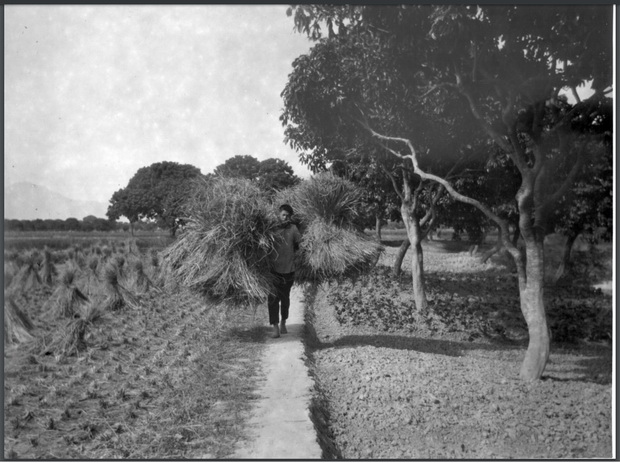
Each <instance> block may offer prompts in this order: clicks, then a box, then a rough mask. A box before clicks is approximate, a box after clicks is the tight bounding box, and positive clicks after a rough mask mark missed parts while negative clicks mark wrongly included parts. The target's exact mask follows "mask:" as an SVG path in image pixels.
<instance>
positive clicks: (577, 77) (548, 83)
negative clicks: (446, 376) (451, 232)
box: [282, 5, 613, 380]
mask: <svg viewBox="0 0 620 463" xmlns="http://www.w3.org/2000/svg"><path fill="white" fill-rule="evenodd" d="M288 12H289V14H290V15H292V16H293V18H294V21H295V25H296V27H297V28H298V30H299V31H301V32H303V33H305V34H308V35H309V36H310V37H311V38H313V39H314V40H317V44H316V45H315V47H313V49H312V50H311V52H310V53H309V54H308V55H305V56H302V57H300V58H298V60H296V61H295V63H294V71H293V73H292V74H291V76H290V77H289V82H288V83H287V87H286V88H285V90H284V92H283V98H284V100H285V106H286V108H285V111H284V113H283V115H282V122H283V124H284V126H285V133H286V135H287V137H288V139H289V142H290V143H291V145H292V146H294V147H295V148H296V149H297V150H298V151H300V158H301V159H302V161H304V160H305V161H306V162H307V163H308V164H310V165H312V164H313V163H314V164H315V165H321V163H322V162H325V159H328V158H329V157H333V156H334V155H337V154H338V153H341V154H343V155H346V153H347V151H346V150H347V145H348V148H349V149H356V150H357V149H361V148H362V147H363V146H364V138H363V137H364V134H363V131H360V130H359V127H361V128H362V129H364V130H365V131H366V140H372V141H373V142H374V144H373V145H372V146H374V147H377V146H378V147H380V148H381V149H382V150H383V151H382V152H383V153H390V154H391V155H393V156H394V158H395V159H398V160H402V161H406V163H408V164H409V165H410V168H411V169H412V171H413V176H414V177H415V178H417V179H419V182H420V185H421V184H423V183H424V182H428V181H430V182H437V183H439V184H440V185H441V186H442V187H443V188H445V190H446V191H448V192H449V193H450V195H451V196H452V197H453V198H455V199H456V200H458V201H461V202H464V203H466V204H470V205H472V206H475V207H476V208H478V209H479V210H480V211H481V212H483V213H484V214H485V216H486V217H487V218H488V219H489V220H490V221H493V222H495V223H496V224H497V225H498V227H500V230H501V231H502V233H501V234H500V236H504V237H507V235H508V225H509V221H508V220H507V219H506V218H505V217H502V216H501V215H499V214H498V213H497V211H496V210H494V207H493V204H491V203H489V201H488V199H489V198H488V197H486V198H485V196H486V195H482V197H478V198H477V197H475V195H472V196H468V195H465V194H463V192H461V191H459V190H458V189H457V187H456V186H455V185H456V183H455V182H454V181H453V180H452V179H450V175H452V174H453V173H454V171H455V170H458V169H456V168H457V167H459V164H460V163H462V162H463V161H468V162H469V161H470V160H471V158H470V156H469V154H468V153H469V152H470V151H471V150H469V149H466V148H467V147H469V146H485V145H492V146H493V147H494V148H495V150H493V149H487V148H485V149H482V150H476V151H474V153H473V154H474V155H475V156H476V157H479V156H485V157H488V156H489V155H492V154H493V152H494V151H499V153H500V154H501V155H502V156H504V157H507V159H509V160H510V167H509V166H508V165H506V169H505V173H506V175H507V176H510V177H511V178H512V177H514V170H513V169H516V171H517V172H518V177H520V183H519V186H518V189H517V191H516V192H515V197H514V200H515V203H516V204H515V209H516V212H517V214H518V225H519V231H520V235H521V237H522V239H523V242H524V246H523V247H522V248H518V247H517V246H515V245H513V244H511V243H510V242H508V241H506V242H505V243H504V245H505V246H506V248H507V249H508V251H509V252H510V254H511V255H512V257H513V258H514V260H515V263H516V265H517V274H518V279H519V292H520V300H521V310H522V312H523V314H524V317H525V319H526V321H527V324H528V330H529V334H530V344H529V346H528V351H527V352H526V357H525V360H524V363H523V365H522V369H521V376H522V377H523V378H524V379H527V380H532V379H536V378H539V377H540V375H541V374H542V371H543V369H544V367H545V364H546V361H547V358H548V355H549V337H548V329H547V324H546V316H545V311H544V301H543V293H544V290H543V252H544V247H543V242H544V236H545V234H546V233H547V230H548V229H549V224H550V218H551V216H552V211H553V210H554V209H555V208H556V207H557V206H558V204H559V202H560V201H561V199H562V198H563V197H564V196H565V195H566V194H567V192H569V191H570V190H571V189H572V188H574V185H575V181H576V180H577V178H578V175H579V173H580V172H581V170H582V168H583V166H585V165H588V163H589V161H590V159H591V157H592V146H593V143H596V142H597V141H598V142H600V141H601V140H602V139H604V138H609V137H610V136H611V135H610V130H611V129H610V128H609V127H610V124H611V119H610V117H609V116H608V115H609V114H610V111H609V110H608V108H609V107H610V105H611V100H610V98H609V97H608V94H609V92H610V91H611V89H612V58H613V54H612V14H611V13H612V9H611V7H610V6H600V5H588V6H584V5H569V6H565V5H558V6H547V5H511V6H493V5H481V6H476V5H394V6H364V5H353V6H352V5H343V6H332V5H296V6H293V7H291V8H290V9H289V11H288ZM325 29H326V31H325ZM585 85H589V87H590V89H591V91H592V92H593V94H592V95H590V96H589V97H588V98H584V99H583V100H582V99H581V97H580V93H579V91H578V89H579V87H582V86H585ZM567 94H568V95H569V96H572V98H573V99H574V100H575V101H574V102H571V101H570V100H569V98H568V97H567ZM356 125H357V127H358V129H357V130H352V131H348V130H346V128H347V127H355V126H356ZM477 140H481V141H482V143H479V142H478V141H477ZM366 145H368V146H371V143H366ZM375 153H376V152H375ZM371 154H372V153H371ZM373 155H376V154H373ZM461 167H462V166H461ZM500 172H501V171H500ZM480 179H481V180H482V181H483V183H485V184H486V185H487V186H488V185H489V183H488V182H489V181H490V180H489V179H490V177H489V176H486V175H485V176H482V177H480ZM500 181H501V180H500ZM404 186H405V187H407V185H406V184H405V185H404ZM460 186H462V187H465V186H468V185H467V184H466V183H464V184H462V185H460ZM475 190H480V189H479V188H476V189H475ZM417 191H418V190H417V188H416V192H417ZM474 192H475V191H474ZM409 202H410V203H411V200H409ZM408 231H409V230H408Z"/></svg>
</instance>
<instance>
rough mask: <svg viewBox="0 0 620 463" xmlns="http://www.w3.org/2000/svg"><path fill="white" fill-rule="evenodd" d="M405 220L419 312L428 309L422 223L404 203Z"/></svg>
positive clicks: (415, 299)
mask: <svg viewBox="0 0 620 463" xmlns="http://www.w3.org/2000/svg"><path fill="white" fill-rule="evenodd" d="M401 214H402V216H403V221H404V222H405V226H406V228H407V236H408V237H409V242H410V243H411V249H412V251H413V253H412V255H411V279H412V283H413V300H414V302H415V307H416V310H417V311H418V312H420V311H423V310H426V308H427V306H428V301H427V300H426V289H425V287H424V256H423V252H422V232H421V230H420V223H419V221H418V218H417V217H416V216H415V214H413V213H411V212H410V211H409V208H408V207H407V206H406V205H405V204H403V206H402V207H401Z"/></svg>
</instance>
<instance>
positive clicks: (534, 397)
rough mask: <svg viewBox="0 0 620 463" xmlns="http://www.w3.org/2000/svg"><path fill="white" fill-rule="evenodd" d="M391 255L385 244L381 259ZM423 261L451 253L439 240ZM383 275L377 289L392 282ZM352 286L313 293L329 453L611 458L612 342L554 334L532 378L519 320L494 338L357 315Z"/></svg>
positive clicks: (311, 313)
mask: <svg viewBox="0 0 620 463" xmlns="http://www.w3.org/2000/svg"><path fill="white" fill-rule="evenodd" d="M394 253H395V249H391V250H390V249H388V254H387V256H386V258H387V260H385V259H384V261H383V262H382V263H383V264H386V263H387V264H389V263H390V262H391V261H390V259H391V258H393V256H394ZM425 259H426V260H425V264H427V268H429V269H430V270H429V273H430V272H437V271H440V270H442V269H441V268H438V267H436V266H435V267H434V265H435V263H436V262H438V261H439V260H441V261H442V262H445V261H446V256H438V255H433V252H432V250H431V252H427V254H425ZM448 261H449V262H448V265H449V267H450V271H451V272H453V273H458V272H459V271H462V272H466V273H471V271H472V270H476V269H478V270H480V268H478V267H479V266H480V264H479V263H477V260H476V259H475V258H474V257H470V256H468V255H467V253H461V254H460V255H458V256H453V257H451V260H450V259H448ZM441 265H445V264H441ZM443 270H446V269H445V268H443ZM487 270H488V269H487ZM455 280H457V279H456V278H455ZM376 283H377V282H376V281H375V282H374V284H375V286H373V287H372V288H370V289H369V291H372V293H373V294H374V293H377V292H381V291H385V290H386V288H380V287H378V286H376ZM352 286H353V287H354V288H355V285H351V284H349V285H347V284H344V285H343V284H341V285H337V284H332V285H324V286H322V287H320V288H319V289H318V290H311V289H307V291H306V303H307V314H306V317H307V324H308V352H309V357H310V363H311V371H312V374H313V375H314V378H315V383H316V388H317V392H316V398H315V402H316V403H317V404H319V405H320V407H319V408H320V410H319V411H318V412H317V411H316V410H315V416H320V417H321V419H319V420H317V422H318V423H319V425H322V426H319V427H320V432H321V435H322V439H323V441H324V442H329V446H330V449H329V454H330V455H331V457H332V458H345V459H453V458H457V459H508V458H511V459H513V458H516V459H542V458H545V459H549V458H550V459H556V458H612V388H613V385H612V349H611V346H610V345H609V344H608V343H607V344H606V343H604V342H586V341H580V342H574V343H572V344H561V345H558V344H553V345H552V352H551V357H550V359H549V362H548V364H547V367H546V370H545V373H544V376H543V378H542V380H540V381H536V382H533V383H524V382H523V381H521V380H520V379H519V368H520V365H521V362H522V360H523V356H524V352H525V347H526V344H525V342H524V340H523V337H522V334H523V333H522V332H520V331H519V330H518V329H517V330H513V332H514V333H515V334H514V336H512V337H510V336H508V335H507V333H508V334H510V333H511V331H510V330H504V331H503V333H502V336H501V337H489V336H483V335H479V333H476V331H475V330H474V329H473V327H475V324H473V323H470V324H469V325H467V324H463V323H461V325H459V326H460V328H454V329H449V327H448V326H447V325H445V324H444V325H442V326H440V328H439V329H434V330H433V329H429V326H431V325H432V323H431V324H428V323H427V324H425V325H424V324H420V325H419V326H417V328H416V326H412V324H411V323H409V325H407V324H406V323H404V322H402V318H401V319H400V320H401V321H400V322H398V321H395V322H394V323H392V324H390V323H389V322H386V321H385V320H379V318H380V317H379V316H378V315H373V316H370V315H366V316H365V317H362V316H359V314H360V313H364V311H365V309H364V301H363V300H362V301H361V302H360V303H359V304H357V306H358V314H357V315H358V316H356V314H351V313H346V312H347V311H348V312H350V311H351V309H350V308H349V309H347V308H346V307H347V306H346V304H345V303H343V302H338V301H342V300H343V299H347V297H348V298H349V299H350V298H351V297H352V296H351V294H352V290H351V287H352ZM388 289H389V288H388ZM491 289H493V288H491ZM343 292H344V293H345V297H341V298H340V299H339V298H338V294H340V293H343ZM359 294H361V297H362V299H364V298H369V297H370V296H369V295H368V293H363V292H360V293H359ZM507 297H508V296H507ZM390 300H391V301H393V302H394V301H395V299H394V298H392V299H390ZM454 300H455V301H456V300H457V299H454ZM334 301H336V302H334ZM609 302H611V298H609ZM339 304H340V305H341V307H340V308H338V307H337V306H338V305H339ZM508 305H510V304H508ZM385 306H386V307H388V306H390V302H385ZM342 307H345V309H343V308H342ZM457 307H458V306H457ZM498 309H504V308H503V307H495V310H496V311H497V310H498ZM386 310H387V309H386V308H385V307H376V309H375V312H377V313H379V312H385V311H386ZM489 310H491V309H489ZM517 310H518V308H517ZM371 311H372V309H371V310H369V312H371ZM391 316H392V317H394V316H395V315H391ZM384 318H385V317H384ZM501 318H502V319H503V320H506V319H510V317H508V316H507V315H504V316H503V317H501ZM487 328H489V326H487ZM560 328H561V325H560V324H558V325H557V329H558V330H560ZM554 329H555V328H554ZM472 334H476V336H472Z"/></svg>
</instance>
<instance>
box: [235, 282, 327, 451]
mask: <svg viewBox="0 0 620 463" xmlns="http://www.w3.org/2000/svg"><path fill="white" fill-rule="evenodd" d="M303 325H304V305H303V303H302V293H301V289H300V288H299V287H293V290H292V291H291V307H290V309H289V319H288V321H287V328H288V333H287V334H284V335H281V336H280V338H277V339H271V338H270V339H269V340H268V341H267V347H266V349H265V354H264V356H263V359H262V368H263V371H264V373H265V376H266V380H265V382H264V384H263V385H262V386H261V387H260V389H259V390H258V391H257V392H258V394H259V396H260V397H261V399H259V400H258V403H257V405H256V407H255V409H254V410H253V412H252V416H251V418H250V420H249V426H250V434H251V436H252V439H251V440H250V441H249V442H245V443H243V444H242V445H241V446H240V448H238V450H237V451H236V452H235V454H234V455H233V459H252V460H255V459H270V460H271V459H284V460H295V459H304V460H314V459H320V458H321V453H322V452H321V448H320V446H319V443H318V441H317V436H316V431H315V429H314V425H313V423H312V421H311V420H310V411H309V407H310V401H311V396H312V387H313V382H312V379H311V378H310V376H309V374H308V369H307V367H306V365H305V353H304V345H303V342H302V330H303Z"/></svg>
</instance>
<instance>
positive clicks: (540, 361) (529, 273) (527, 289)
mask: <svg viewBox="0 0 620 463" xmlns="http://www.w3.org/2000/svg"><path fill="white" fill-rule="evenodd" d="M543 244H544V243H543V239H540V238H538V237H537V238H536V239H535V240H526V243H525V252H526V259H525V263H524V262H523V261H522V260H521V261H520V262H517V265H518V266H521V267H525V268H524V269H522V270H523V271H519V272H518V274H519V296H520V303H521V312H522V313H523V316H524V317H525V322H526V323H527V330H528V334H529V343H528V346H527V351H526V353H525V358H524V359H523V363H522V364H521V370H520V376H521V379H523V380H525V381H534V380H538V379H540V378H541V376H542V373H543V371H544V370H545V366H546V365H547V361H548V360H549V349H550V347H549V346H550V342H551V339H550V336H549V328H548V326H547V317H546V315H545V304H544V300H543V279H544V247H543Z"/></svg>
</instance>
